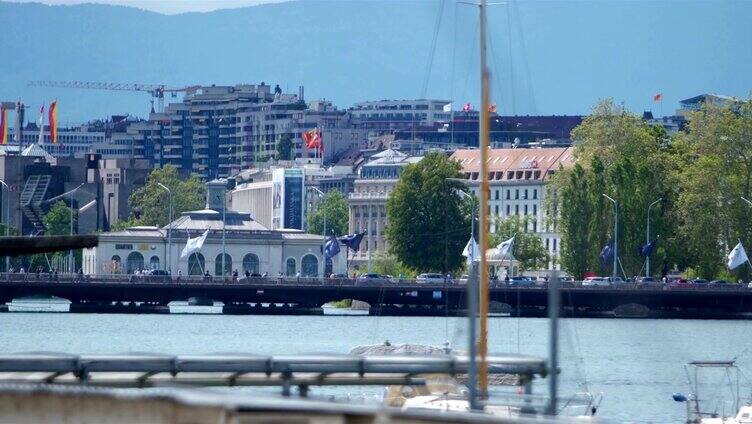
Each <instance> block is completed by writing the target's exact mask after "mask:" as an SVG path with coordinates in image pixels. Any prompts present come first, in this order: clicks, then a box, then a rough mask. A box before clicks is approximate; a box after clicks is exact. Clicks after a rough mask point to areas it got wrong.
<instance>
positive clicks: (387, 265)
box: [373, 252, 415, 278]
mask: <svg viewBox="0 0 752 424" xmlns="http://www.w3.org/2000/svg"><path fill="white" fill-rule="evenodd" d="M373 272H375V273H377V274H381V275H391V276H393V277H400V276H402V277H403V278H412V277H414V276H415V271H413V270H412V269H410V268H408V267H406V266H405V265H404V264H402V263H401V262H400V261H399V260H397V258H395V257H394V255H391V254H389V253H385V252H377V253H376V254H375V255H374V258H373Z"/></svg>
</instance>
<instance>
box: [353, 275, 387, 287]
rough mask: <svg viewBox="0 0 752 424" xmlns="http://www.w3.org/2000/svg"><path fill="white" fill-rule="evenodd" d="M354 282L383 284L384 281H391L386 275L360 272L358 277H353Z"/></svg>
mask: <svg viewBox="0 0 752 424" xmlns="http://www.w3.org/2000/svg"><path fill="white" fill-rule="evenodd" d="M355 282H356V283H357V284H384V283H391V282H392V280H391V279H390V278H389V276H388V275H381V274H375V273H369V274H360V275H359V276H358V278H356V279H355Z"/></svg>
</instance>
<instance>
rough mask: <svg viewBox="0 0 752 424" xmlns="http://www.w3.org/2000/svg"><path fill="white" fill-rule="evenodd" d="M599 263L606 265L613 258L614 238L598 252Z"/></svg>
mask: <svg viewBox="0 0 752 424" xmlns="http://www.w3.org/2000/svg"><path fill="white" fill-rule="evenodd" d="M600 259H601V265H604V266H605V265H606V264H608V263H609V262H610V261H612V260H613V259H614V240H613V239H611V240H609V241H608V243H606V245H605V246H603V249H601V254H600Z"/></svg>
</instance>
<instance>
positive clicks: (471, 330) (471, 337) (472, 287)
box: [447, 178, 483, 410]
mask: <svg viewBox="0 0 752 424" xmlns="http://www.w3.org/2000/svg"><path fill="white" fill-rule="evenodd" d="M447 181H452V182H455V183H459V184H462V185H463V186H465V187H467V185H468V184H467V183H468V182H467V180H463V179H462V178H447ZM455 192H456V193H458V194H460V195H461V196H462V197H465V198H468V199H471V200H472V201H473V208H472V210H471V212H470V217H471V221H470V240H473V239H474V236H475V196H473V195H471V194H468V193H466V192H464V191H462V190H456V191H455ZM481 254H483V253H481ZM477 266H478V264H477V262H476V260H475V245H474V244H473V243H471V244H470V278H468V281H467V319H468V325H467V333H468V340H467V352H468V356H469V357H470V363H469V364H468V370H467V388H468V391H469V396H468V397H469V398H470V409H473V410H478V409H480V406H479V405H478V362H477V355H478V345H477V344H476V341H477V340H476V333H477V331H476V328H477V320H478V318H477V316H478V309H479V301H480V299H479V298H478V285H477V283H476V281H477V275H478V268H477Z"/></svg>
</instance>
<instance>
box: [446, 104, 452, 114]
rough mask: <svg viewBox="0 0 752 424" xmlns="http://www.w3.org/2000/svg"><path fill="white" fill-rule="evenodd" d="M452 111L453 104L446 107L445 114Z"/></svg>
mask: <svg viewBox="0 0 752 424" xmlns="http://www.w3.org/2000/svg"><path fill="white" fill-rule="evenodd" d="M451 111H452V104H451V103H447V104H445V105H444V112H451Z"/></svg>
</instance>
